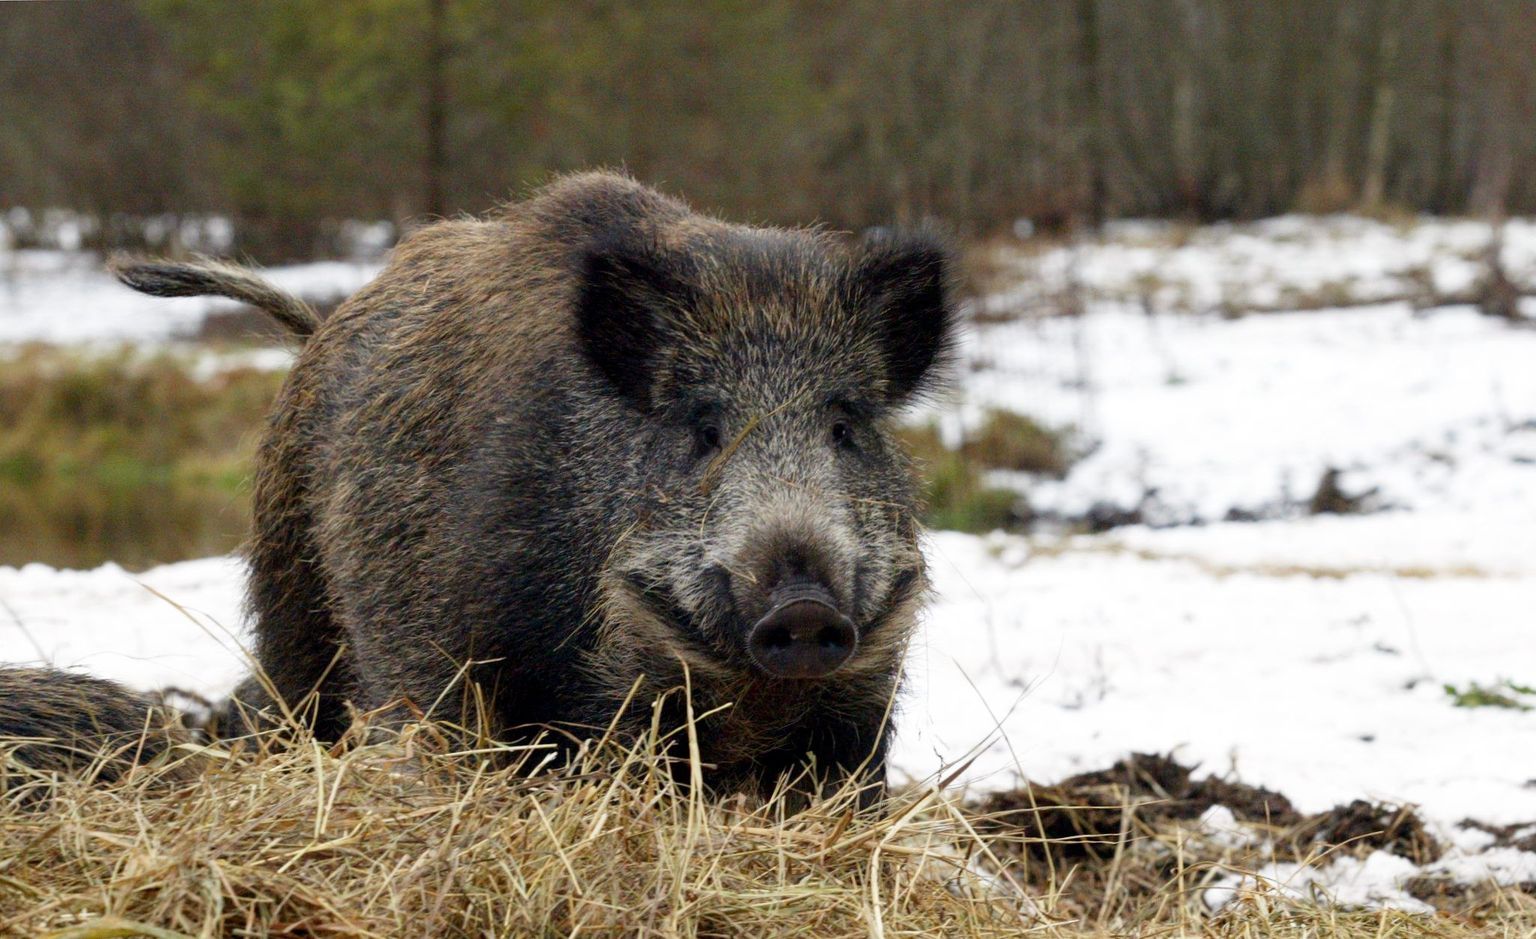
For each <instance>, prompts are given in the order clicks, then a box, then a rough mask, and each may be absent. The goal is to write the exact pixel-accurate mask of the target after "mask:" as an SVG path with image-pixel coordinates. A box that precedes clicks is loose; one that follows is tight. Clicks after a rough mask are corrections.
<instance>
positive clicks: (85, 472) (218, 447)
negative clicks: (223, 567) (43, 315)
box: [0, 347, 282, 568]
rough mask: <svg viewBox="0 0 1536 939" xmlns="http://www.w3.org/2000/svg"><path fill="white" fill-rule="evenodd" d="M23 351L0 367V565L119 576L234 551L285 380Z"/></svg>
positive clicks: (125, 358)
mask: <svg viewBox="0 0 1536 939" xmlns="http://www.w3.org/2000/svg"><path fill="white" fill-rule="evenodd" d="M193 364H194V363H193V362H192V360H191V357H190V356H189V355H187V354H172V353H160V354H156V355H150V356H145V355H143V354H142V353H136V352H131V351H119V352H114V353H109V354H98V353H84V352H78V351H72V350H61V349H53V348H48V347H33V348H28V349H25V350H23V351H21V352H20V353H19V354H17V355H15V356H14V357H12V358H10V359H7V360H4V361H3V362H0V564H11V565H16V564H23V563H27V562H31V561H41V562H43V563H45V564H52V565H56V566H61V567H93V566H96V565H98V564H101V563H103V562H105V561H108V560H113V561H116V562H118V563H120V564H123V565H124V566H126V567H130V568H142V567H147V566H150V565H153V564H158V563H166V562H170V561H177V560H183V559H186V558H192V557H204V556H207V555H210V554H221V553H225V552H228V551H230V550H232V549H233V548H234V547H235V546H237V545H238V544H239V543H240V541H241V539H242V538H243V537H244V533H245V530H246V524H247V522H246V519H247V517H248V511H249V510H248V492H247V486H246V483H245V481H246V480H247V479H248V478H249V474H250V464H251V458H252V455H253V453H254V450H255V442H256V438H257V435H258V433H259V431H260V429H261V427H262V423H263V421H264V419H265V415H266V411H267V408H268V407H269V405H270V404H271V401H272V398H273V397H274V396H275V395H276V393H277V389H278V386H279V385H280V383H281V382H282V374H281V373H278V372H272V371H267V370H262V369H256V368H249V367H231V368H225V369H215V370H207V371H211V374H209V375H207V376H203V375H200V374H199V372H200V370H198V369H195V368H194V367H193Z"/></svg>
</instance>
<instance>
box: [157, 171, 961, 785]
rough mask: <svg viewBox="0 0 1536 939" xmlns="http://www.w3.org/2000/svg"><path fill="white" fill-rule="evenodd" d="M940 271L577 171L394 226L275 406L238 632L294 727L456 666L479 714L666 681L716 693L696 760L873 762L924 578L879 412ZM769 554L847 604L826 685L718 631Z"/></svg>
mask: <svg viewBox="0 0 1536 939" xmlns="http://www.w3.org/2000/svg"><path fill="white" fill-rule="evenodd" d="M944 272H945V266H944V259H943V256H942V253H941V252H940V251H939V250H938V249H937V248H936V247H934V246H933V245H932V244H931V243H929V242H928V241H927V240H925V239H920V238H919V239H908V240H901V239H895V240H887V241H882V242H878V243H872V244H866V245H863V246H847V245H845V244H843V243H842V242H840V241H838V240H836V239H834V238H832V237H830V236H828V235H824V234H821V233H816V232H808V231H787V230H775V229H759V228H747V227H742V226H734V225H728V224H726V223H723V222H719V221H716V220H714V219H711V218H707V217H705V216H701V215H697V214H695V213H693V212H692V211H691V210H689V209H688V208H687V207H686V206H684V205H682V204H681V203H679V202H677V201H674V200H672V199H669V198H667V197H664V196H661V195H659V194H657V193H655V192H654V191H652V190H649V189H647V188H645V187H643V186H640V185H639V184H637V183H635V182H633V181H632V180H629V179H626V178H623V177H619V176H613V175H606V174H586V175H580V176H573V177H567V178H565V179H562V180H559V181H557V182H556V183H554V184H552V185H551V186H549V187H547V188H545V189H543V190H541V191H539V192H538V193H536V194H535V195H534V196H533V197H531V198H530V199H528V200H527V201H525V202H522V203H519V204H515V205H512V206H510V207H508V208H507V209H506V210H504V211H503V212H502V213H500V214H498V215H495V216H492V217H490V218H486V219H483V220H460V221H449V222H442V223H439V224H436V225H433V226H431V227H429V228H426V229H424V230H422V231H420V232H418V233H416V234H415V235H413V236H411V237H410V238H409V239H408V240H406V241H405V242H404V243H403V244H401V245H400V246H399V248H397V249H396V251H395V253H394V255H393V257H392V259H391V262H390V264H389V266H388V268H387V269H386V270H385V271H384V272H383V273H382V274H381V275H380V276H379V278H378V279H377V280H375V281H374V282H373V283H371V284H370V285H368V286H367V287H365V288H364V289H363V290H362V291H360V292H359V293H358V294H357V295H355V296H354V297H352V298H351V299H349V300H348V301H347V302H346V303H345V304H343V305H342V307H341V308H340V309H338V310H337V312H336V313H335V315H334V316H332V317H331V318H330V319H329V320H327V321H326V322H325V323H324V325H323V326H322V327H320V328H319V329H318V331H316V332H315V334H314V336H313V337H312V338H311V339H310V341H309V342H308V344H307V345H306V346H305V347H304V349H303V352H302V354H301V356H300V358H299V360H298V362H297V364H296V366H295V367H294V369H293V371H292V373H291V374H290V376H289V378H288V380H287V383H286V385H285V387H284V389H283V391H282V392H281V394H280V396H279V399H278V401H277V403H276V405H275V407H274V410H273V415H272V419H271V424H270V427H269V429H268V432H267V436H266V440H265V443H264V445H263V447H262V449H261V452H260V457H259V464H258V469H257V477H256V484H255V529H254V533H253V538H252V542H251V547H250V551H249V559H250V565H251V587H250V607H251V611H252V613H253V614H254V618H255V626H256V653H257V656H258V659H259V661H260V662H261V664H262V666H263V667H264V669H265V670H266V672H267V673H268V675H269V676H270V678H271V680H272V682H273V683H274V685H275V687H276V689H277V691H278V692H279V694H280V695H281V696H282V698H283V699H284V700H285V702H286V703H287V704H289V705H290V706H294V707H300V705H301V702H305V701H306V700H308V701H309V703H310V706H311V710H310V711H309V713H310V714H311V715H312V717H313V720H314V725H315V728H316V731H317V732H318V733H319V734H320V735H322V736H325V737H334V736H335V735H337V734H339V733H340V732H341V731H342V730H344V729H345V727H344V725H345V722H346V711H345V707H344V705H345V704H346V703H347V702H350V703H352V704H354V705H356V706H357V707H359V708H362V709H375V708H381V707H384V706H386V705H390V704H391V703H392V702H394V703H398V702H401V701H402V700H403V701H404V702H405V704H404V705H403V706H399V705H398V704H397V707H396V711H395V713H396V714H398V715H399V716H401V717H405V716H409V715H410V714H411V713H415V712H424V713H431V714H434V715H437V716H444V717H449V718H458V717H459V716H460V713H461V712H460V707H461V705H462V703H463V701H464V700H465V688H466V686H467V683H466V682H465V681H464V680H462V679H464V678H468V679H471V680H473V681H474V682H475V683H477V685H478V687H479V688H480V689H482V690H483V692H484V694H485V695H486V700H487V701H488V702H489V712H488V714H486V715H485V716H486V717H488V718H489V720H490V722H491V726H490V728H489V729H490V731H491V732H492V733H494V734H497V735H499V736H508V735H514V734H516V733H518V732H519V731H518V728H523V727H537V726H545V727H548V726H559V727H565V728H574V729H575V731H576V732H577V733H583V732H585V730H584V729H586V728H594V727H596V728H601V727H603V726H606V725H607V724H608V723H609V722H610V721H611V720H612V719H613V717H614V715H615V712H616V710H617V709H618V707H619V705H620V702H621V701H622V700H623V699H624V697H625V695H626V694H628V693H629V692H630V690H631V688H632V687H638V688H639V691H640V695H639V699H638V703H637V704H635V705H634V706H633V707H632V709H631V712H630V715H629V723H628V724H627V725H626V726H630V727H639V726H641V725H644V724H648V723H649V722H650V720H651V710H650V707H649V702H650V701H651V700H652V699H654V698H655V696H656V695H658V694H660V693H662V692H664V691H665V690H666V689H668V688H672V687H675V686H678V685H682V684H683V683H684V682H685V680H686V681H687V682H688V683H690V684H691V686H692V688H693V707H694V710H695V711H696V712H698V713H703V712H706V711H709V710H712V709H715V708H717V707H723V706H726V705H729V707H728V708H727V709H726V710H725V711H723V712H722V713H720V714H718V715H716V716H715V717H712V718H710V719H709V720H707V721H705V722H704V723H703V724H702V725H701V727H700V733H701V746H702V750H703V754H702V755H703V757H704V759H705V760H706V761H707V762H709V763H710V764H711V765H713V766H715V767H716V771H715V778H716V779H717V780H718V781H720V782H722V783H724V784H726V785H737V784H744V783H758V782H771V780H772V779H773V778H774V777H776V776H777V774H779V773H780V772H782V771H785V770H789V769H792V768H793V766H795V765H798V764H800V763H802V762H803V761H804V760H805V758H806V756H807V755H808V754H809V755H811V756H812V757H813V758H814V759H815V760H816V761H817V763H818V764H819V765H820V766H821V767H822V768H823V769H828V768H830V767H833V766H841V767H842V768H843V769H844V770H845V771H846V770H851V769H853V768H854V767H857V766H859V765H862V764H868V765H869V766H871V767H872V772H874V773H875V774H876V775H882V776H883V755H884V747H885V740H886V736H887V730H886V723H887V716H888V710H889V707H890V705H891V703H892V699H893V696H894V694H895V692H896V689H897V685H898V682H899V678H900V672H901V657H902V653H903V651H904V648H905V645H906V642H907V639H908V637H909V636H910V634H911V629H912V626H913V622H914V617H915V614H916V611H917V608H918V604H919V602H920V599H921V596H922V593H923V590H924V584H925V581H924V578H923V573H922V571H923V565H922V557H921V554H920V553H919V551H918V547H917V531H918V529H917V524H916V522H915V517H914V511H915V486H914V481H913V478H912V473H911V469H910V467H909V465H908V462H907V460H906V457H905V455H904V454H903V453H902V452H901V451H900V449H899V448H898V447H897V446H896V445H895V444H894V443H893V441H892V439H891V436H890V434H889V428H890V424H891V422H892V420H893V419H894V415H895V412H896V411H897V410H898V409H899V408H900V407H901V406H902V405H903V404H904V403H905V402H906V401H908V400H910V399H911V398H912V397H913V396H915V395H917V394H919V393H921V392H922V390H924V389H925V388H926V387H927V386H928V384H929V382H930V381H931V379H932V377H933V375H934V374H936V372H937V370H938V364H939V363H940V362H941V360H942V359H943V357H944V353H945V351H946V349H947V345H948V341H949V336H950V330H951V327H952V316H951V314H950V312H949V308H948V305H947V302H946V300H945V297H944V294H945V289H944V277H945V273H944ZM128 282H129V283H130V284H133V281H132V279H129V280H128ZM291 307H292V305H291V304H283V308H284V309H291ZM701 409H703V410H701ZM701 414H702V415H704V416H702V417H701V416H700V415H701ZM706 423H708V424H709V427H708V428H707V429H702V430H701V428H704V425H705V424H706ZM716 425H718V427H717V426H716ZM829 428H832V430H829ZM708 430H719V431H723V432H724V441H721V442H719V443H718V444H716V443H715V442H714V441H713V439H712V438H709V437H708V436H707V433H708ZM829 433H834V434H835V435H837V436H836V440H837V441H838V442H836V443H834V442H832V438H831V437H829V436H828V434H829ZM855 434H856V436H854V435H855ZM701 435H703V436H701ZM700 440H708V441H710V445H711V446H713V447H714V449H713V450H710V449H709V448H708V447H706V446H705V444H702V443H698V441H700ZM850 441H852V442H850ZM794 577H809V578H814V579H815V580H817V581H818V582H824V583H825V584H826V585H827V588H828V589H829V590H830V591H831V593H832V594H833V595H834V596H836V597H837V598H838V601H839V603H841V604H842V605H843V606H845V607H846V609H847V611H848V613H849V616H850V617H852V618H854V619H855V620H857V622H858V624H859V630H860V642H859V645H858V653H857V655H856V656H855V657H854V658H853V659H852V660H851V661H849V662H848V664H847V665H846V666H844V667H843V668H841V669H840V670H839V671H837V672H836V673H834V674H832V675H831V676H828V677H827V678H825V679H824V680H819V681H800V680H794V681H791V680H783V679H773V678H770V677H767V676H765V675H763V674H760V673H758V672H755V671H754V670H753V668H752V667H751V665H750V663H749V662H748V661H747V660H746V659H745V657H744V653H743V652H742V649H741V644H742V639H741V633H742V632H743V630H744V628H745V626H744V624H745V625H749V624H750V623H751V622H753V621H755V619H756V617H759V616H761V615H762V614H763V612H764V608H765V604H766V596H767V590H768V588H769V586H771V585H772V584H773V583H775V582H778V581H780V580H782V579H784V578H794ZM471 663H474V664H473V665H472V666H471ZM685 669H686V671H687V674H686V675H685ZM312 692H318V697H317V698H310V697H309V696H310V695H311V693H312ZM239 697H240V698H241V699H243V700H244V701H245V702H247V703H249V704H254V705H257V706H260V705H263V704H270V702H268V701H267V700H266V698H265V695H264V694H263V693H262V692H261V691H260V690H259V689H258V688H257V686H256V685H255V683H254V682H249V683H247V684H246V685H245V686H244V687H243V688H242V690H241V691H240V692H239ZM666 713H667V715H668V716H667V717H666V719H667V720H668V721H670V720H673V719H675V718H676V717H677V714H676V713H675V712H674V711H671V710H669V711H667V712H666Z"/></svg>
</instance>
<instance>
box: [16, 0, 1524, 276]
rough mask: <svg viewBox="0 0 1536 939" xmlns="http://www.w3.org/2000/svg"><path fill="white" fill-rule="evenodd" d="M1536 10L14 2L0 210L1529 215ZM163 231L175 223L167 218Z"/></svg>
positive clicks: (245, 229)
mask: <svg viewBox="0 0 1536 939" xmlns="http://www.w3.org/2000/svg"><path fill="white" fill-rule="evenodd" d="M1532 49H1536V3H1533V2H1531V0H1284V2H1267V3H1254V2H1251V0H1061V2H1049V3H1046V2H1041V3H1028V2H1018V0H950V2H945V3H933V2H927V0H849V2H844V3H836V4H829V3H823V2H815V0H637V2H617V0H575V2H554V0H517V2H496V0H329V2H323V3H316V2H308V0H263V2H260V3H248V2H239V0H139V2H133V0H94V2H90V3H29V4H6V5H5V8H4V9H3V10H0V126H3V127H4V133H3V134H0V208H12V207H16V206H25V207H67V208H72V209H75V210H78V211H80V212H83V213H86V214H87V215H89V216H91V217H93V218H95V219H97V220H98V224H97V225H96V226H95V231H94V232H93V234H92V236H91V237H92V239H93V240H94V241H97V242H100V243H103V244H109V245H113V246H119V245H122V246H130V247H132V246H147V247H154V248H160V249H164V248H166V247H171V248H174V247H175V246H174V245H171V246H166V245H161V244H148V245H144V244H143V242H145V241H152V240H153V239H152V238H150V237H149V236H147V235H146V233H145V231H144V230H143V226H142V224H141V223H140V222H136V221H135V220H136V219H142V218H144V217H146V216H150V215H155V214H160V215H173V216H174V215H179V214H188V213H202V214H220V215H226V216H228V217H229V218H231V219H232V221H233V222H234V223H235V231H234V234H235V245H234V248H235V250H237V251H239V252H243V253H246V254H248V255H250V256H252V257H254V258H255V259H257V260H262V261H268V262H274V261H282V260H293V259H298V258H308V257H314V256H323V255H326V254H330V253H334V252H335V251H336V250H337V245H336V243H335V241H334V238H333V237H332V236H333V233H334V231H335V227H336V225H337V223H338V220H341V219H358V218H364V219H378V218H383V219H390V220H393V221H395V222H397V223H406V222H408V221H409V220H411V219H419V218H421V217H424V216H433V215H444V214H452V213H456V212H461V211H470V212H473V211H481V210H484V209H486V208H488V207H490V206H492V205H494V204H495V203H497V202H498V201H501V200H503V199H505V198H507V197H509V196H510V195H512V194H514V193H515V192H517V191H518V190H519V189H521V188H522V187H524V186H526V185H529V184H533V183H537V182H538V181H540V180H541V179H543V178H544V177H545V176H546V175H547V174H548V173H550V172H554V171H559V170H567V169H574V168H579V167H588V166H593V165H619V166H625V167H628V168H629V169H630V170H631V171H633V172H634V173H636V174H637V175H639V176H641V177H643V178H645V179H647V180H651V181H655V182H659V183H660V184H662V185H663V186H664V187H666V188H668V189H671V190H674V191H677V192H681V193H686V194H687V195H688V196H689V198H690V199H691V200H692V201H694V202H695V203H697V204H699V205H700V206H702V207H705V208H709V209H715V210H719V211H722V212H725V213H728V214H730V215H732V216H734V217H738V218H745V219H751V220H755V221H761V222H788V221H797V222H804V221H807V220H812V219H820V220H823V221H825V222H827V223H829V224H831V225H833V226H836V227H839V228H850V229H857V228H861V227H864V226H867V225H873V224H881V223H888V222H892V221H896V222H911V221H914V220H920V219H925V218H936V219H939V220H941V221H942V222H943V223H944V224H947V225H949V226H951V227H953V228H955V229H957V230H959V231H960V232H962V233H963V234H967V235H985V234H988V233H991V232H994V231H998V230H1007V229H1009V228H1011V226H1013V225H1014V223H1015V222H1016V221H1017V220H1019V219H1028V220H1030V221H1031V222H1032V223H1033V224H1034V226H1035V227H1036V228H1037V229H1038V228H1045V229H1048V230H1049V229H1052V228H1055V227H1059V226H1064V225H1067V224H1070V223H1072V222H1074V221H1089V222H1093V221H1097V220H1100V219H1102V218H1104V217H1107V216H1123V215H1159V216H1168V215H1173V216H1184V217H1191V218H1198V219H1215V218H1231V217H1251V216H1259V215H1267V214H1273V213H1276V212H1283V211H1289V210H1292V209H1303V210H1310V211H1330V210H1336V209H1345V208H1351V209H1367V210H1369V209H1373V208H1382V207H1395V208H1405V209H1411V210H1428V211H1434V212H1440V213H1447V212H1449V213H1460V212H1499V211H1506V210H1507V211H1519V212H1536V172H1533V170H1536V135H1533V134H1531V132H1530V128H1531V127H1532V126H1533V125H1536V56H1532V55H1531V54H1530V53H1531V50H1532ZM157 230H158V229H157Z"/></svg>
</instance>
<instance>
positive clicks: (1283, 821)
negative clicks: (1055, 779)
mask: <svg viewBox="0 0 1536 939" xmlns="http://www.w3.org/2000/svg"><path fill="white" fill-rule="evenodd" d="M1195 769H1196V768H1195V767H1190V766H1185V765H1183V764H1181V763H1179V762H1178V761H1177V760H1175V759H1173V758H1172V757H1170V756H1164V755H1153V754H1135V755H1133V756H1131V757H1130V758H1128V759H1125V760H1122V761H1120V762H1118V763H1116V764H1114V765H1113V766H1111V767H1109V768H1108V769H1105V770H1099V771H1096V772H1090V773H1082V774H1079V775H1076V776H1073V777H1071V778H1069V779H1065V780H1062V781H1061V782H1059V783H1057V784H1055V785H1035V784H1026V785H1025V786H1023V787H1021V788H1019V789H1016V790H1012V791H1009V792H1000V793H994V794H992V795H990V796H988V797H987V798H985V799H984V800H982V801H981V802H980V803H979V804H978V805H977V806H976V809H977V812H978V814H979V815H980V818H981V821H980V822H979V824H978V828H980V829H982V830H984V831H987V832H994V833H1006V834H1007V835H1008V836H1009V837H1008V838H1007V839H1006V842H1005V843H1006V844H1008V845H1010V846H1012V849H1013V851H1014V853H1015V858H1014V860H1015V862H1016V865H1017V866H1016V868H1015V870H1014V873H1015V876H1016V879H1020V880H1022V881H1023V882H1024V883H1026V884H1028V885H1030V886H1033V887H1036V888H1039V887H1046V888H1050V889H1055V890H1058V891H1060V892H1061V893H1060V895H1061V897H1062V900H1063V902H1066V903H1069V904H1070V903H1071V902H1072V900H1073V899H1074V898H1077V899H1078V900H1079V901H1080V902H1081V903H1082V904H1083V908H1082V910H1081V912H1082V913H1083V914H1084V915H1087V914H1088V913H1090V912H1094V911H1095V909H1094V904H1095V902H1101V901H1102V898H1104V897H1105V896H1108V895H1115V896H1121V897H1125V898H1130V899H1134V898H1137V897H1150V896H1152V895H1154V894H1156V893H1157V892H1158V891H1159V890H1165V889H1167V888H1168V886H1169V885H1170V884H1185V885H1187V887H1186V889H1196V888H1198V886H1200V885H1203V884H1206V883H1209V882H1210V881H1211V880H1212V879H1213V878H1214V877H1215V876H1217V875H1218V874H1219V873H1220V872H1230V871H1235V870H1252V869H1256V868H1258V867H1260V866H1262V865H1263V864H1265V863H1268V862H1270V861H1303V862H1305V861H1311V862H1317V861H1319V860H1320V859H1322V858H1324V857H1328V856H1335V855H1338V854H1341V853H1342V854H1349V855H1354V856H1363V855H1366V854H1369V853H1370V852H1372V851H1375V850H1386V851H1390V852H1392V853H1394V854H1397V855H1400V856H1402V857H1405V858H1407V859H1409V860H1411V861H1413V862H1414V863H1416V864H1427V863H1429V862H1432V861H1434V860H1436V859H1438V858H1439V857H1440V856H1441V854H1442V853H1443V851H1444V849H1443V847H1442V846H1441V845H1440V844H1439V843H1438V842H1437V841H1436V840H1435V839H1434V838H1433V837H1432V836H1431V835H1430V834H1429V832H1428V831H1427V830H1426V829H1425V826H1424V823H1423V821H1422V820H1421V819H1420V818H1419V817H1418V815H1417V814H1416V813H1415V812H1414V811H1413V809H1412V807H1407V806H1392V805H1382V804H1377V803H1371V802H1366V801H1363V800H1356V801H1354V802H1351V803H1349V804H1347V805H1339V806H1336V807H1334V808H1332V809H1330V810H1328V811H1326V812H1319V813H1316V814H1311V815H1308V814H1304V813H1302V812H1300V811H1298V810H1297V808H1296V807H1295V806H1294V805H1293V804H1292V803H1291V801H1290V800H1289V799H1287V798H1286V797H1285V796H1284V795H1282V794H1280V793H1278V792H1274V791H1272V790H1269V789H1265V788H1263V787H1259V786H1250V785H1247V784H1245V783H1241V782H1235V781H1232V780H1229V779H1223V778H1221V777H1219V776H1214V775H1205V776H1197V775H1196V772H1195ZM1215 806H1223V807H1225V808H1226V809H1227V810H1229V811H1230V812H1231V813H1232V815H1233V817H1235V818H1236V819H1237V820H1238V822H1240V823H1241V828H1242V832H1240V833H1238V834H1237V836H1236V837H1233V836H1232V834H1233V833H1225V834H1223V833H1219V832H1212V831H1209V830H1207V829H1206V827H1205V826H1202V825H1200V824H1199V823H1198V822H1197V820H1198V819H1199V818H1200V817H1201V816H1202V815H1204V814H1205V813H1206V812H1207V811H1208V810H1210V809H1211V808H1213V807H1215ZM1111 888H1113V889H1111ZM1438 889H1439V893H1438V894H1437V893H1436V892H1435V891H1434V890H1430V889H1428V888H1426V889H1425V896H1424V899H1426V901H1427V902H1430V903H1432V904H1435V905H1437V906H1441V904H1442V903H1443V904H1444V906H1441V908H1442V909H1450V908H1456V909H1465V908H1466V906H1467V904H1469V903H1471V902H1472V901H1473V900H1474V899H1476V898H1475V897H1474V896H1473V894H1472V893H1470V892H1468V891H1467V890H1466V889H1465V888H1463V889H1461V890H1460V892H1458V891H1457V890H1455V889H1453V888H1452V887H1451V886H1450V885H1441V886H1440V887H1439V888H1438ZM1478 902H1479V903H1481V902H1482V901H1481V900H1478ZM1098 912H1099V915H1102V911H1098Z"/></svg>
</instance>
